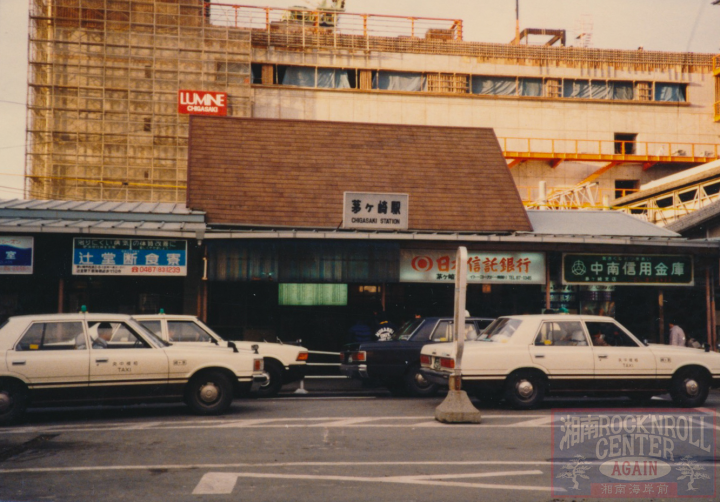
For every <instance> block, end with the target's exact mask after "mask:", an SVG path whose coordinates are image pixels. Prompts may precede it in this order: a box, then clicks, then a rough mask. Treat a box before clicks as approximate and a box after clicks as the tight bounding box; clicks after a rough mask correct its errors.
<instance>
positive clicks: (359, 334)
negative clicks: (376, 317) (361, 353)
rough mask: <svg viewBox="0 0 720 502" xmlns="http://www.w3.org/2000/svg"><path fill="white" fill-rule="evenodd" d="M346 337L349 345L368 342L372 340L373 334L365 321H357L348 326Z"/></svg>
mask: <svg viewBox="0 0 720 502" xmlns="http://www.w3.org/2000/svg"><path fill="white" fill-rule="evenodd" d="M348 335H349V338H350V342H351V343H362V342H370V341H372V340H373V332H372V330H371V329H370V326H368V325H367V324H366V323H365V321H363V320H362V319H358V320H356V321H355V324H353V325H352V326H350V329H349V330H348Z"/></svg>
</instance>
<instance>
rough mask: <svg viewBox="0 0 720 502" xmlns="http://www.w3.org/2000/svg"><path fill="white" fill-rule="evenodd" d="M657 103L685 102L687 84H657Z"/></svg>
mask: <svg viewBox="0 0 720 502" xmlns="http://www.w3.org/2000/svg"><path fill="white" fill-rule="evenodd" d="M655 101H685V84H661V83H660V82H657V83H656V84H655Z"/></svg>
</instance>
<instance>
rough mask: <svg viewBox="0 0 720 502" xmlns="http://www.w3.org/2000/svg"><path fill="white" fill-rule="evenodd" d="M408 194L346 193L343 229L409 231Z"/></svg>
mask: <svg viewBox="0 0 720 502" xmlns="http://www.w3.org/2000/svg"><path fill="white" fill-rule="evenodd" d="M408 200H409V196H408V195H407V194H396V193H363V192H345V199H344V203H343V225H342V226H343V228H355V229H372V230H407V228H408Z"/></svg>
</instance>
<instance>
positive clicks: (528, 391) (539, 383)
mask: <svg viewBox="0 0 720 502" xmlns="http://www.w3.org/2000/svg"><path fill="white" fill-rule="evenodd" d="M544 397H545V380H544V379H543V378H542V377H541V376H540V375H538V374H537V373H535V372H534V371H518V372H517V373H513V374H512V375H510V376H509V377H508V378H507V380H506V381H505V400H506V401H507V402H508V403H510V404H511V405H512V406H513V407H514V408H518V409H522V410H527V409H530V408H535V407H537V406H539V405H540V403H542V400H543V398H544Z"/></svg>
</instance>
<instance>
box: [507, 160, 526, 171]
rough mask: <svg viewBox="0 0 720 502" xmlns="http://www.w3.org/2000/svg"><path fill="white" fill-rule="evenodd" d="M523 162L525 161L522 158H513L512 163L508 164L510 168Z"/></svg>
mask: <svg viewBox="0 0 720 502" xmlns="http://www.w3.org/2000/svg"><path fill="white" fill-rule="evenodd" d="M521 162H524V161H523V160H522V159H513V160H511V161H510V163H509V164H508V169H512V168H513V167H515V166H516V165H518V164H520V163H521Z"/></svg>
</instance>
